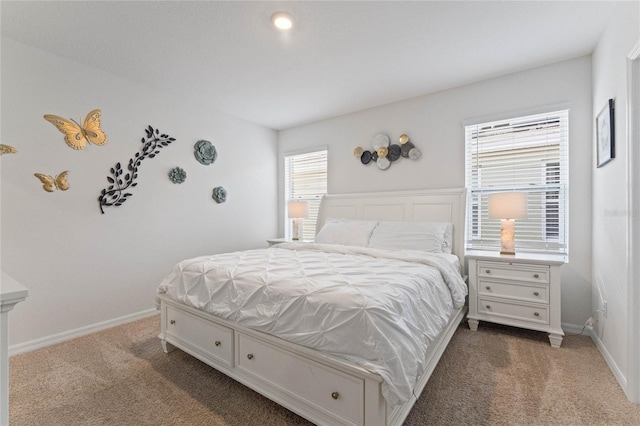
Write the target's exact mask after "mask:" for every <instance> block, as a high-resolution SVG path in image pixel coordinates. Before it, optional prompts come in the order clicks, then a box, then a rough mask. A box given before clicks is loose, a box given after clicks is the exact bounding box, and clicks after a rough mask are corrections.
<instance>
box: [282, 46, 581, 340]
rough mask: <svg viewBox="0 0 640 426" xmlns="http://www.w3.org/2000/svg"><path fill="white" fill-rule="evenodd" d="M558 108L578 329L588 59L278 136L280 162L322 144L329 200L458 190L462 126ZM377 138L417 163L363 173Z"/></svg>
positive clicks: (568, 293)
mask: <svg viewBox="0 0 640 426" xmlns="http://www.w3.org/2000/svg"><path fill="white" fill-rule="evenodd" d="M425 78H429V77H428V76H425ZM557 104H565V105H567V106H568V107H569V108H570V114H569V119H570V147H569V156H570V160H569V161H570V165H569V171H570V175H569V181H570V199H569V203H570V229H569V239H570V244H571V247H570V262H569V264H567V265H565V266H564V267H563V272H562V279H563V282H562V284H563V288H562V321H563V323H566V324H570V325H574V326H575V327H577V326H578V325H580V326H581V325H582V324H583V323H584V321H585V320H586V319H587V318H588V317H589V316H590V314H591V249H590V247H591V234H590V232H589V231H588V230H589V229H591V170H592V153H591V148H590V147H591V114H592V107H591V57H590V56H586V57H581V58H577V59H574V60H569V61H565V62H561V63H557V64H553V65H549V66H546V67H542V68H538V69H533V70H528V71H524V72H520V73H516V74H512V75H508V76H504V77H500V78H496V79H492V80H488V81H483V82H480V83H477V84H471V85H468V86H464V87H459V88H455V89H451V90H446V91H443V92H439V93H435V94H430V95H426V96H421V97H417V98H414V99H410V100H407V101H403V102H398V103H394V104H390V105H385V106H382V107H379V108H374V109H369V110H366V111H361V112H357V113H354V114H349V115H345V116H341V117H337V118H333V119H329V120H325V121H321V122H317V123H312V124H308V125H304V126H300V127H297V128H292V129H287V130H283V131H281V132H280V134H279V158H280V159H282V156H283V155H284V153H286V152H288V151H292V150H296V149H300V148H303V147H314V146H321V145H327V146H328V151H329V152H328V155H329V157H328V168H329V173H328V179H329V182H328V190H329V192H330V193H346V192H366V191H374V190H375V191H392V190H400V189H415V188H447V187H463V186H464V184H465V181H464V127H463V122H464V121H465V120H468V119H473V118H478V117H486V118H488V119H498V118H508V117H510V116H514V115H518V114H519V113H523V112H524V113H527V112H529V111H531V110H532V109H537V108H539V107H545V106H548V105H557ZM378 133H386V134H387V135H389V136H390V137H391V138H393V139H396V138H397V137H398V136H399V135H400V134H402V133H406V134H408V135H409V137H410V138H411V140H412V141H413V142H414V143H415V144H416V146H417V147H419V148H420V150H421V151H422V154H423V155H422V158H421V159H419V160H418V161H411V160H408V159H405V158H403V159H400V160H399V161H398V162H397V163H394V164H392V165H391V167H390V168H389V169H388V170H384V171H382V170H379V169H378V168H377V167H376V166H375V165H374V164H370V165H368V166H363V165H362V164H361V163H360V161H359V159H357V158H355V157H354V156H353V149H354V148H355V147H356V146H358V145H360V146H362V147H364V148H365V149H366V148H369V147H370V145H371V139H372V138H373V137H374V136H375V135H376V134H378ZM280 164H282V160H281V161H280ZM280 197H282V194H280ZM282 204H283V203H282V202H281V203H280V205H281V206H282ZM280 213H281V214H282V207H281V208H280ZM281 217H282V216H281ZM280 233H281V234H282V225H280Z"/></svg>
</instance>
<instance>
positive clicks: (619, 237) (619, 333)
mask: <svg viewBox="0 0 640 426" xmlns="http://www.w3.org/2000/svg"><path fill="white" fill-rule="evenodd" d="M639 40H640V4H639V3H637V2H629V3H622V4H618V5H617V6H616V9H615V13H614V15H613V17H612V19H611V21H610V22H609V24H608V26H607V28H606V30H605V32H604V33H603V35H602V38H601V39H600V41H599V43H598V46H597V47H596V49H595V51H594V53H593V110H592V116H593V117H594V119H595V116H596V115H597V114H598V113H599V112H600V110H601V109H602V108H603V107H604V106H605V104H606V102H607V100H608V99H610V98H613V99H615V140H616V142H615V151H616V158H615V159H614V160H613V161H611V162H610V163H608V164H607V165H605V166H603V167H601V168H599V169H595V170H594V172H593V242H594V244H593V309H594V310H596V309H599V308H601V307H602V303H603V301H607V305H608V306H607V317H606V318H605V317H604V316H602V315H600V316H599V323H598V325H597V327H596V329H595V332H596V336H595V339H596V343H598V345H599V347H600V349H601V351H602V352H603V353H604V355H605V358H606V359H607V361H608V362H609V365H610V366H611V368H612V370H613V371H614V373H615V374H616V376H617V378H618V380H619V381H620V383H621V385H622V387H623V389H626V385H627V372H628V363H629V362H631V361H630V360H628V345H629V344H630V342H629V341H628V339H627V330H628V323H627V317H628V315H627V314H628V310H627V298H628V292H627V282H628V279H629V277H628V276H627V272H628V261H629V259H628V257H627V239H628V237H629V232H630V229H629V219H630V216H629V214H630V213H631V212H630V211H629V210H628V204H627V203H628V199H627V191H628V189H629V185H630V182H629V181H628V156H627V154H628V152H627V145H626V141H627V117H626V115H627V109H626V107H627V60H626V56H627V54H628V53H629V52H630V51H631V49H632V48H633V47H634V45H635V44H636V43H638V41H639ZM592 140H593V142H592V150H593V151H594V155H595V141H596V135H595V125H594V126H592Z"/></svg>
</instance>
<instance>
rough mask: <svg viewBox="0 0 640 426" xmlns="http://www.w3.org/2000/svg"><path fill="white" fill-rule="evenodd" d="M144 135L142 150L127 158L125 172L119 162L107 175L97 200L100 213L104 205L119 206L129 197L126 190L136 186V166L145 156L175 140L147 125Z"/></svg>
mask: <svg viewBox="0 0 640 426" xmlns="http://www.w3.org/2000/svg"><path fill="white" fill-rule="evenodd" d="M145 133H146V137H145V138H142V144H143V145H142V150H141V151H140V152H136V155H135V156H134V157H133V158H131V159H129V164H128V165H127V174H126V175H124V176H122V175H123V173H124V170H123V169H122V166H121V165H120V163H116V165H115V166H114V167H112V168H111V176H107V181H108V182H109V186H108V187H107V188H105V189H103V190H102V191H101V192H100V196H99V197H98V202H99V204H100V213H102V214H104V208H105V207H111V206H116V207H118V206H121V205H122V204H123V203H124V202H125V201H127V199H128V198H129V197H131V195H132V194H131V193H130V192H126V191H127V190H128V189H129V188H132V187H134V186H137V185H138V183H137V182H134V180H135V179H136V178H137V177H138V168H139V167H140V163H142V160H144V159H145V158H153V157H155V156H156V155H158V154H159V153H160V149H161V148H163V147H165V146H167V145H169V144H170V143H171V142H173V141H175V138H172V137H170V136H169V135H166V134H160V131H159V130H158V129H154V128H153V127H151V126H149V127H147V128H146V129H145Z"/></svg>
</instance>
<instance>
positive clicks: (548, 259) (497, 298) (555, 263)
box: [466, 251, 565, 347]
mask: <svg viewBox="0 0 640 426" xmlns="http://www.w3.org/2000/svg"><path fill="white" fill-rule="evenodd" d="M466 259H467V262H468V272H469V313H468V315H467V319H468V322H469V328H470V329H471V330H474V331H477V330H478V322H479V321H489V322H494V323H497V324H505V325H511V326H515V327H522V328H527V329H530V330H537V331H545V332H548V333H549V342H550V343H551V346H553V347H560V345H561V344H562V336H564V332H563V331H562V327H561V318H560V288H561V282H560V268H561V267H562V265H563V264H564V263H565V257H564V256H559V255H536V254H516V255H501V254H499V253H497V252H495V253H492V252H484V251H469V252H467V253H466Z"/></svg>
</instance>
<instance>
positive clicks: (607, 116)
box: [596, 99, 616, 167]
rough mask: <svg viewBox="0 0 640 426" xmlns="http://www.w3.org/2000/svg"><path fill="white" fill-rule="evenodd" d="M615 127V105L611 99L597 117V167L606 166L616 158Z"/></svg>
mask: <svg viewBox="0 0 640 426" xmlns="http://www.w3.org/2000/svg"><path fill="white" fill-rule="evenodd" d="M614 127H615V122H614V103H613V99H609V101H608V102H607V105H605V107H604V108H602V111H600V113H599V114H598V115H597V116H596V144H597V155H598V160H597V161H598V163H597V167H602V166H604V165H605V164H607V163H608V162H609V161H611V160H612V159H614V158H615V157H616V149H615V147H616V145H615V132H614Z"/></svg>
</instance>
